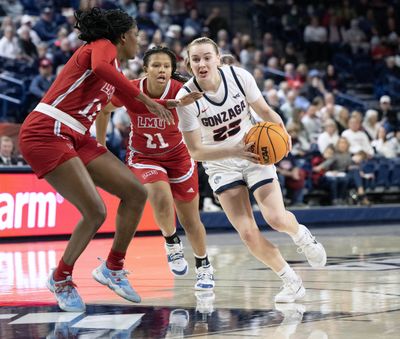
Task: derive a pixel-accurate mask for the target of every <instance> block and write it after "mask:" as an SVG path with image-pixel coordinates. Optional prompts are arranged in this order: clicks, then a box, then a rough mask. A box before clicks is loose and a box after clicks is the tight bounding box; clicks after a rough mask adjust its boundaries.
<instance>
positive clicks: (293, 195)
mask: <svg viewBox="0 0 400 339" xmlns="http://www.w3.org/2000/svg"><path fill="white" fill-rule="evenodd" d="M276 170H277V172H278V178H279V183H280V184H281V187H282V188H285V189H286V193H287V196H288V198H289V199H290V203H289V204H290V205H292V206H302V205H303V199H304V186H305V172H304V170H302V169H301V168H300V167H298V166H297V165H296V158H295V157H294V156H293V155H292V154H291V153H289V154H288V156H287V157H285V158H284V159H282V160H281V161H280V162H279V163H278V164H277V165H276Z"/></svg>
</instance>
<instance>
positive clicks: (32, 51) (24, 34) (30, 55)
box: [18, 26, 38, 64]
mask: <svg viewBox="0 0 400 339" xmlns="http://www.w3.org/2000/svg"><path fill="white" fill-rule="evenodd" d="M18 31H19V39H18V45H19V48H20V50H21V58H23V59H24V60H27V61H28V62H29V63H31V64H32V63H33V62H34V61H35V60H37V59H38V51H37V48H36V45H35V44H34V43H33V42H32V40H31V36H30V34H29V33H30V31H31V29H30V28H29V27H28V26H22V27H21V28H20V29H19V30H18Z"/></svg>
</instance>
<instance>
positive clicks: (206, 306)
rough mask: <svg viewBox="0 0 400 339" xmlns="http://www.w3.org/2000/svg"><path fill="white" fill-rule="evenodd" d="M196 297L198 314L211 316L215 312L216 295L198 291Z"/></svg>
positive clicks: (211, 292) (210, 292)
mask: <svg viewBox="0 0 400 339" xmlns="http://www.w3.org/2000/svg"><path fill="white" fill-rule="evenodd" d="M194 295H195V296H196V312H199V313H201V314H211V313H213V312H214V302H215V293H214V292H213V291H198V292H195V293H194Z"/></svg>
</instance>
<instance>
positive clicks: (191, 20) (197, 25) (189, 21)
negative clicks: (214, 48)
mask: <svg viewBox="0 0 400 339" xmlns="http://www.w3.org/2000/svg"><path fill="white" fill-rule="evenodd" d="M183 27H184V29H185V28H186V27H191V28H193V29H194V32H195V35H196V36H199V35H200V34H201V29H202V24H201V19H200V18H199V12H198V10H197V9H196V8H192V9H191V10H190V14H189V17H188V18H186V19H185V22H184V24H183Z"/></svg>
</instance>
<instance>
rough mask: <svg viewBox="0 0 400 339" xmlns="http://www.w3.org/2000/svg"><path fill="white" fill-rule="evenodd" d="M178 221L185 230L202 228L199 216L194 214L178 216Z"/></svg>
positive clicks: (190, 230)
mask: <svg viewBox="0 0 400 339" xmlns="http://www.w3.org/2000/svg"><path fill="white" fill-rule="evenodd" d="M179 222H180V224H181V225H182V227H183V228H184V229H185V231H186V232H192V231H194V230H198V229H203V228H204V225H203V223H202V222H201V220H200V218H196V217H195V216H190V217H187V216H180V217H179Z"/></svg>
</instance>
